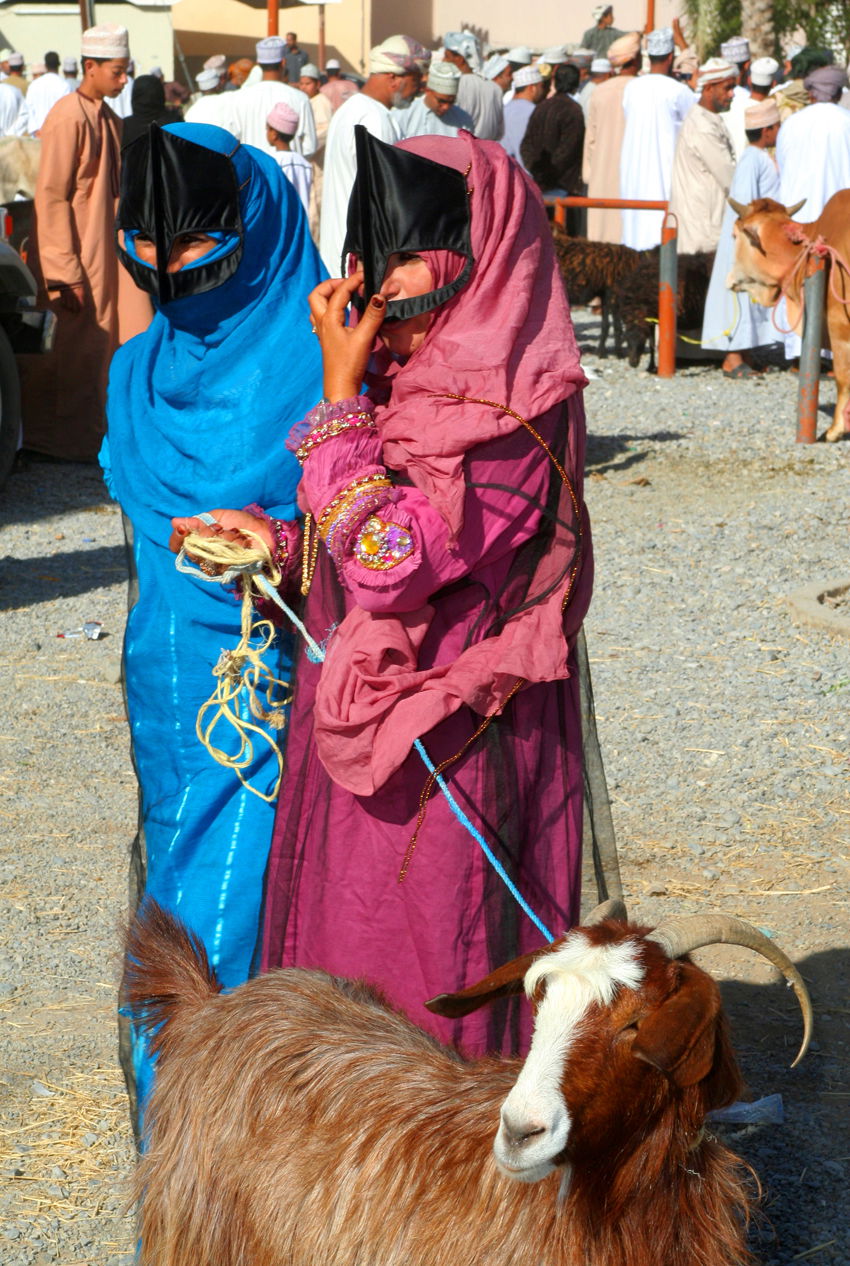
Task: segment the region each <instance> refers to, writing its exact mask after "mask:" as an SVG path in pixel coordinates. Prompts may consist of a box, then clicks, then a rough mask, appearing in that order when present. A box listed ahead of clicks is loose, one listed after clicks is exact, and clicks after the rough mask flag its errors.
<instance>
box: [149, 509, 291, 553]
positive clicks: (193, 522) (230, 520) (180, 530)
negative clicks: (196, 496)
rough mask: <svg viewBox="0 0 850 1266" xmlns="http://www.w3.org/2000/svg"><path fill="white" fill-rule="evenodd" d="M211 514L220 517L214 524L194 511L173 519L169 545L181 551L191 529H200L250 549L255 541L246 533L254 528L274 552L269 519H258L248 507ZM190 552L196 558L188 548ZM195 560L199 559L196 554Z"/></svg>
mask: <svg viewBox="0 0 850 1266" xmlns="http://www.w3.org/2000/svg"><path fill="white" fill-rule="evenodd" d="M210 514H211V515H212V517H213V518H214V519H215V520H216V522H215V523H214V524H210V523H204V522H203V521H202V520H201V519H199V518H197V517H196V516H194V515H193V516H189V517H188V518H176V519H172V520H171V526H172V528H173V529H174V530H173V531H172V533H171V539H170V540H169V542H168V548H169V549H170V550H172V551H173V552H174V553H175V554H179V553H180V550H181V549H182V548H183V543H184V541H185V539H186V537H187V536H188V535H189V533H190V532H197V533H198V535H199V536H214V537H217V538H218V539H219V540H221V541H235V542H237V543H238V544H239V545H241V546H242V548H243V549H250V548H251V546H252V545H254V544H255V542H254V541H253V540H252V539H251V537H250V536H246V535H245V533H246V532H253V533H254V535H255V536H259V537H260V538H261V539H262V540H263V541H264V542H265V543H266V545H268V547H269V552H270V553H271V554H274V549H275V541H274V537H273V535H272V531H271V528H270V527H269V525H268V523H267V522H266V520H265V519H258V518H256V517H255V516H254V515H253V514H250V513H249V512H248V511H247V510H211V511H210ZM187 555H188V557H189V558H192V555H191V553H189V552H188V551H187ZM192 561H193V562H197V561H198V560H197V559H194V558H193V559H192Z"/></svg>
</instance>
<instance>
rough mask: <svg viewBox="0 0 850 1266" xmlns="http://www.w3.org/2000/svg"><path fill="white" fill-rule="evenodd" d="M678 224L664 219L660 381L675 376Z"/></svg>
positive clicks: (659, 306) (660, 284)
mask: <svg viewBox="0 0 850 1266" xmlns="http://www.w3.org/2000/svg"><path fill="white" fill-rule="evenodd" d="M676 271H677V270H676V220H675V217H673V216H669V215H668V216H665V217H664V226H663V228H662V230H661V257H660V260H659V266H658V377H659V378H672V377H673V375H674V374H675V372H676V289H677V286H678V280H677V276H676Z"/></svg>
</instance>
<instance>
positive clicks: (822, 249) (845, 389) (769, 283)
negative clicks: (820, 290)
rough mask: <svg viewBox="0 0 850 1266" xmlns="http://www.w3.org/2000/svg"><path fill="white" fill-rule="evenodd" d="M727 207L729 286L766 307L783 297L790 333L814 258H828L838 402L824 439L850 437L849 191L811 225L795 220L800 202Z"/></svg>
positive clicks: (830, 343) (827, 342)
mask: <svg viewBox="0 0 850 1266" xmlns="http://www.w3.org/2000/svg"><path fill="white" fill-rule="evenodd" d="M803 201H805V199H804V200H803ZM729 205H730V206H731V207H732V209H733V211H735V212H736V213H737V215H738V219H737V220H736V221H735V223H734V225H733V227H732V233H733V236H734V239H735V258H734V261H733V264H732V269H731V271H730V273H729V276H728V277H727V279H726V285H727V286H728V287H729V289H730V290H738V291H743V292H745V293H746V294H748V295H749V296H750V298H751V299H753V300H754V302H755V303H760V304H762V305H763V306H764V307H766V308H770V307H773V305H774V304H776V303H777V302H778V301H779V299H780V297H781V296H782V295H783V294H784V295H785V298H786V304H787V312H788V320H789V323H790V325H791V327H792V329H797V328H799V326H800V319H801V316H802V312H803V282H804V280H805V279H806V277H807V276H809V275H810V274H811V273H812V271H813V270H814V267H815V259H816V257H817V256H818V255H822V254H825V255H827V256H828V258H827V273H828V275H827V282H826V301H825V312H826V321H825V323H824V324H825V328H824V334H823V346H824V347H828V348H829V349H830V350H831V352H832V362H833V367H834V370H835V384H836V388H837V398H836V402H835V413H834V415H833V420H832V425H831V426H830V427H829V430H828V431H827V432H826V433H825V435H824V436H823V438H824V439H825V440H827V441H828V442H829V443H832V442H834V441H835V440H841V439H850V265H848V263H847V259H848V256H850V189H843V190H841V191H840V192H839V193H836V194H833V196H832V197H831V198H830V200H829V202H827V204H826V206H825V207H824V209H823V211H822V212H821V214H820V217H819V218H818V219H817V220H814V221H813V222H812V223H810V224H804V223H798V222H797V221H795V220H793V219H792V216H794V215H795V214H796V213H797V212H798V211H799V210H800V207H802V205H803V203H802V202H799V203H797V205H796V206H794V207H783V206H782V204H781V203H780V202H774V201H773V199H772V198H757V199H756V201H755V202H751V203H749V205H747V206H742V205H741V203H740V202H736V201H735V200H734V198H730V199H729Z"/></svg>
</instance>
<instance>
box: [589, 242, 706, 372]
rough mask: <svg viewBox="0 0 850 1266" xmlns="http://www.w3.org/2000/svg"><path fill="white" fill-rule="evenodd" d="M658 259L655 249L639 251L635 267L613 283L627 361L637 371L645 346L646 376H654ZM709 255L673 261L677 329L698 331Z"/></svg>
mask: <svg viewBox="0 0 850 1266" xmlns="http://www.w3.org/2000/svg"><path fill="white" fill-rule="evenodd" d="M658 260H659V252H658V249H657V248H656V249H655V250H652V251H645V252H643V258H642V259H641V260H640V261H639V262H638V264H637V266H636V267H635V268H634V269H633V270H632V271H631V272H630V273H629V274H628V275H627V276H624V277H622V278H621V279H620V280H619V281H618V282H617V284H616V286H615V287H614V289H613V292H612V295H611V299H610V302H611V305H612V308H613V310H614V312H615V313H616V314H617V317H618V319H619V320H620V321H621V322H622V324H623V326H624V327H625V332H626V344H627V347H628V360H629V364H630V365H631V367H632V369H637V367H638V365H639V364H640V358H641V356H642V355H643V353H644V351H645V350H646V344H647V342H648V343H649V364H648V366H647V368H648V370H649V372H650V373H653V374H654V373H655V336H654V328H655V327H654V322H656V321H657V320H658ZM713 263H714V255H713V254H712V253H702V254H696V255H680V256H679V257H678V261H677V268H678V287H677V294H676V321H677V325H678V328H679V329H682V330H699V329H702V319H703V312H704V310H705V297H706V295H707V293H708V283H709V281H710V280H711V266H712V264H713Z"/></svg>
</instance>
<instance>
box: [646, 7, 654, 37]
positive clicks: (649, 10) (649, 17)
mask: <svg viewBox="0 0 850 1266" xmlns="http://www.w3.org/2000/svg"><path fill="white" fill-rule="evenodd" d="M645 29H646V33H647V35H649V32H650V31H654V30H655V0H646V28H645Z"/></svg>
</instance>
